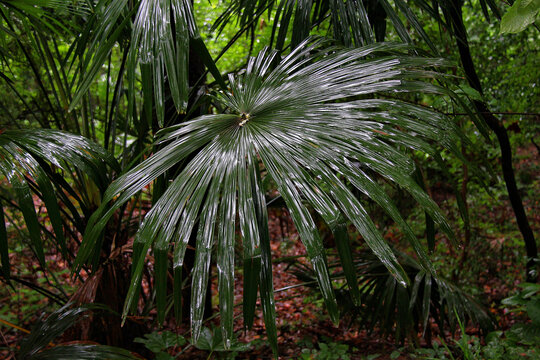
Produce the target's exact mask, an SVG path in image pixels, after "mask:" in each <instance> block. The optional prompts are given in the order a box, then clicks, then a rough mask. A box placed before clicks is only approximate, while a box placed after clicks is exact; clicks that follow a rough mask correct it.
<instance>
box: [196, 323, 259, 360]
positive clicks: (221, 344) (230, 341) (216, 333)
mask: <svg viewBox="0 0 540 360" xmlns="http://www.w3.org/2000/svg"><path fill="white" fill-rule="evenodd" d="M194 345H195V346H196V347H197V348H198V349H200V350H206V351H208V352H209V355H208V358H210V357H211V356H212V354H213V353H214V352H218V353H221V354H223V356H224V357H225V358H233V359H234V357H235V355H236V354H238V353H239V352H244V351H248V350H250V349H251V344H244V343H241V342H239V341H238V340H236V339H235V338H234V337H233V338H227V337H225V336H224V334H223V332H222V330H221V328H219V327H212V329H209V328H207V327H203V328H202V330H201V334H200V337H199V338H198V339H197V342H196V343H194Z"/></svg>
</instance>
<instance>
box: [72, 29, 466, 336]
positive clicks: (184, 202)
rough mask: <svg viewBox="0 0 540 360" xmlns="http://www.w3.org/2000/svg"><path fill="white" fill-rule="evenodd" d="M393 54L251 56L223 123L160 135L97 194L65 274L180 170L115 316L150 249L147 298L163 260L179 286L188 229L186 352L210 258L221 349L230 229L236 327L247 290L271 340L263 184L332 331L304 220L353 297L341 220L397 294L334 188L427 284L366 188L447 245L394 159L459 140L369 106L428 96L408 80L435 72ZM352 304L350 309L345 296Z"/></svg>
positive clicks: (148, 228)
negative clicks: (239, 299)
mask: <svg viewBox="0 0 540 360" xmlns="http://www.w3.org/2000/svg"><path fill="white" fill-rule="evenodd" d="M406 51H407V48H406V47H404V46H403V45H397V44H377V45H372V46H369V47H364V48H358V49H343V48H340V47H337V46H330V45H329V44H328V43H327V42H326V41H324V40H320V39H315V40H307V41H305V42H303V43H302V44H300V46H299V47H298V48H296V49H295V50H294V51H292V52H291V53H290V54H289V55H288V56H286V57H285V58H283V59H282V60H281V61H279V58H278V55H277V53H276V52H272V51H268V50H265V51H262V52H261V53H260V54H259V55H258V56H257V57H255V58H252V59H251V60H250V62H249V64H248V67H247V69H246V72H245V73H244V74H242V75H240V76H238V77H236V78H235V77H230V79H229V80H230V91H227V92H222V93H219V94H218V95H217V98H218V99H219V101H221V102H222V103H223V104H224V105H225V106H226V107H227V109H228V111H227V113H224V114H217V115H205V116H201V117H198V118H196V119H193V120H190V121H187V122H185V123H182V124H180V125H176V126H173V127H170V128H166V129H164V130H162V131H161V133H160V134H159V137H158V143H159V144H161V149H160V150H159V151H157V152H156V153H155V154H153V155H152V156H151V157H150V158H149V159H147V160H146V161H144V162H143V163H141V164H140V165H139V166H137V167H135V168H134V169H133V170H131V171H129V172H127V173H126V174H124V175H123V176H121V177H120V178H119V179H117V180H116V181H115V182H114V183H113V184H112V185H111V186H110V187H109V189H108V190H107V192H106V194H105V196H104V201H103V204H102V206H101V207H100V209H98V211H97V212H96V213H95V214H94V216H93V217H92V219H91V225H90V226H89V227H88V228H87V232H86V233H85V241H84V242H83V246H82V248H81V250H80V251H79V254H78V258H77V265H79V266H80V265H81V264H83V263H84V261H86V260H87V259H89V258H91V257H92V252H93V251H96V250H95V249H99V246H96V242H97V241H98V239H99V236H100V234H101V232H102V231H103V228H104V226H105V224H106V222H107V220H108V219H109V218H110V217H111V215H112V214H113V212H114V211H115V210H116V209H117V208H118V207H119V206H120V205H121V204H122V203H123V202H125V201H126V200H127V199H129V198H130V197H131V196H132V195H133V194H135V193H136V192H137V191H139V190H141V189H142V188H143V187H144V186H146V185H148V184H149V183H150V182H151V181H152V180H154V179H156V178H157V177H158V176H159V175H161V174H163V173H164V172H165V171H167V170H168V169H169V168H171V167H172V166H174V165H175V164H177V163H179V162H182V161H184V160H185V159H189V161H188V163H187V164H186V165H185V167H184V168H183V169H182V171H181V172H180V173H179V175H178V176H177V177H176V178H175V179H174V180H173V182H172V183H171V184H170V186H169V187H168V188H167V190H166V191H165V193H164V194H163V196H162V197H161V198H160V199H159V200H158V201H157V202H156V203H155V205H154V207H153V208H152V209H151V210H150V212H149V213H148V214H147V215H146V217H145V219H144V222H143V224H142V226H141V228H140V230H139V231H138V233H137V236H136V238H135V241H134V245H133V247H134V257H133V269H134V270H133V281H132V285H131V289H130V292H129V295H128V299H127V302H126V306H125V311H128V310H129V309H130V308H131V307H132V306H133V305H134V304H136V298H137V294H138V289H139V288H138V285H139V283H140V281H141V274H142V269H143V266H144V263H145V255H146V253H147V251H148V249H149V248H152V249H153V252H154V257H155V261H156V263H155V268H156V278H157V279H156V284H159V283H166V281H165V279H166V269H167V253H168V250H169V248H171V247H172V248H173V252H174V259H173V264H172V265H173V269H174V274H175V277H177V279H175V284H176V285H178V284H180V283H181V280H179V279H178V277H179V276H180V275H181V268H182V265H183V258H184V254H185V250H186V246H187V242H188V239H189V235H190V234H191V232H192V231H193V230H194V228H195V227H196V224H198V230H197V247H196V261H195V268H194V270H193V276H192V286H193V290H192V291H193V292H192V304H191V321H192V326H193V337H194V341H196V340H197V338H198V335H199V334H200V331H201V322H202V317H203V311H204V298H205V294H206V285H207V282H208V276H209V268H210V262H211V254H212V249H213V247H214V246H215V247H217V256H216V262H217V269H218V279H219V280H218V281H219V299H220V309H221V319H222V320H221V323H222V328H223V332H224V334H225V337H226V338H230V337H231V336H232V324H233V322H232V319H233V312H232V307H233V291H232V289H233V287H234V243H235V237H236V236H235V229H236V221H237V220H238V227H239V229H240V232H241V237H242V241H243V251H244V259H243V263H244V270H245V272H244V276H245V282H244V303H243V304H244V316H245V319H244V320H245V321H246V322H247V323H248V325H249V324H250V322H251V321H252V319H253V309H254V304H255V301H256V296H257V287H259V288H260V294H261V300H262V306H263V312H264V316H265V323H266V326H267V331H268V332H269V335H271V336H270V338H274V339H275V331H276V330H275V321H274V318H275V314H274V308H273V288H272V279H271V268H270V266H271V259H270V244H269V235H268V225H267V222H268V218H267V212H266V202H267V200H266V196H265V190H264V189H263V187H262V185H261V180H262V178H263V177H265V176H268V177H270V178H271V179H272V180H273V181H274V182H275V184H276V186H277V189H278V190H279V194H280V195H281V196H282V197H283V199H284V201H285V203H286V205H287V207H288V209H289V211H290V213H291V216H292V218H293V221H294V223H295V225H296V227H297V229H298V231H299V234H300V237H301V239H302V242H303V243H304V245H305V247H306V250H307V254H308V256H309V258H310V260H311V262H312V264H313V267H314V269H315V272H316V274H317V280H318V283H319V286H320V288H321V290H322V293H323V296H324V299H325V303H326V306H327V309H328V311H329V313H330V315H331V317H332V319H334V321H337V307H336V303H335V297H334V294H333V291H332V284H331V281H330V277H329V273H328V269H327V264H326V256H325V252H324V248H323V245H322V242H321V239H320V236H319V233H318V230H317V227H316V225H315V223H314V221H313V218H312V215H311V214H310V211H309V209H310V208H313V209H314V210H315V211H316V212H317V213H318V214H320V216H321V217H322V218H323V219H324V221H325V222H326V223H327V224H328V225H329V226H330V228H331V229H332V231H333V233H334V235H335V237H336V239H337V241H338V248H339V250H340V251H339V254H340V256H341V261H342V264H343V267H344V269H345V271H346V273H347V279H348V281H349V286H351V287H352V288H355V287H356V280H355V275H354V270H353V268H352V260H351V252H350V249H349V244H348V238H347V232H346V228H345V224H346V219H348V220H349V221H351V222H352V223H353V224H354V226H355V227H356V228H357V230H358V231H359V232H360V234H361V235H362V236H363V238H364V239H365V241H366V243H367V244H368V245H369V246H370V248H371V249H372V250H373V251H374V253H375V254H376V255H377V256H378V257H379V258H380V259H381V260H382V261H383V263H384V264H385V266H386V267H387V268H388V269H389V271H390V272H391V273H392V274H393V275H394V276H395V277H396V278H397V279H398V281H399V282H400V283H402V284H404V285H405V284H407V282H408V279H407V275H406V273H405V272H404V271H403V269H402V268H401V266H400V265H399V263H398V262H397V260H396V258H395V256H394V254H393V253H392V251H391V249H390V247H389V246H388V245H387V244H386V243H385V241H384V240H383V239H382V236H381V235H380V233H379V231H378V230H377V228H376V226H375V225H374V223H373V222H372V220H371V219H370V217H369V215H368V214H367V212H366V210H365V209H364V207H363V206H362V204H361V203H360V202H359V201H358V200H357V198H356V197H355V196H354V195H353V194H352V193H351V191H350V188H349V187H348V186H347V185H346V184H345V183H344V182H343V180H344V179H346V180H347V181H348V182H350V184H352V186H354V187H356V188H357V189H359V190H360V191H362V192H363V193H365V194H366V195H367V196H369V197H370V198H372V199H373V200H374V201H375V202H377V203H378V204H379V205H381V206H382V207H383V208H384V209H385V210H386V211H387V212H388V213H389V215H390V216H392V217H393V218H394V219H395V220H396V221H397V222H398V224H399V225H400V226H401V227H402V230H403V232H404V234H405V235H406V237H407V239H408V240H409V241H410V242H411V244H412V246H413V248H414V249H415V251H416V252H417V254H418V256H419V258H420V259H421V263H422V264H423V265H424V266H425V268H426V269H427V271H429V272H430V273H433V272H434V271H433V268H432V267H431V265H430V263H429V260H428V259H427V256H426V254H425V251H424V249H423V247H422V245H421V244H420V243H419V241H418V240H417V239H416V237H415V236H414V235H413V233H412V231H411V230H410V228H409V227H408V226H407V224H406V223H405V222H404V220H403V219H402V218H401V216H400V215H399V212H398V211H397V209H396V207H395V206H394V205H393V204H392V201H391V200H390V198H389V196H388V195H386V193H385V191H384V190H383V188H382V187H381V186H380V185H379V184H378V183H377V182H376V181H375V180H374V179H375V178H374V176H375V174H378V175H380V176H383V177H384V178H386V179H387V180H389V181H392V182H395V183H398V184H399V185H400V186H402V187H403V188H405V189H407V190H408V191H409V192H410V193H411V195H412V196H414V198H416V200H417V201H418V202H419V203H420V204H421V205H422V206H423V207H424V208H425V209H426V211H427V212H428V213H429V214H430V215H431V216H433V217H434V218H435V219H436V220H437V222H438V223H439V225H440V226H441V228H442V229H444V230H445V231H446V232H447V233H448V234H449V235H451V230H450V228H449V226H448V225H447V224H446V222H445V221H444V219H443V217H442V215H441V214H440V212H439V210H438V208H437V206H436V205H435V203H433V201H432V200H431V199H430V198H429V197H428V196H427V194H425V193H424V192H423V191H422V190H421V188H420V187H419V186H418V185H417V184H416V183H415V182H414V181H413V179H412V177H411V174H412V173H413V171H414V163H413V162H412V161H411V159H410V158H409V156H408V154H407V152H406V149H407V148H410V149H416V150H421V151H424V152H427V153H435V150H434V148H433V147H432V146H431V145H430V142H431V141H432V140H441V139H442V140H443V141H442V142H441V143H442V144H443V145H446V146H447V147H448V148H449V149H450V150H453V148H452V143H453V142H454V141H455V138H456V137H457V136H459V135H458V132H457V131H456V128H455V127H454V126H453V125H452V123H451V122H449V121H448V120H447V119H446V118H445V117H444V116H441V115H440V114H438V113H435V112H433V111H431V110H429V109H427V108H424V107H420V106H416V105H412V104H408V103H404V102H401V101H398V100H385V99H382V98H370V97H369V95H373V94H375V93H384V92H410V91H418V90H420V89H421V90H423V91H429V92H439V91H441V90H440V89H439V88H438V87H437V86H434V85H432V84H430V83H427V82H421V81H418V80H416V79H419V78H422V77H433V76H436V75H435V74H434V73H433V72H431V71H424V70H421V68H422V67H435V66H439V65H443V64H444V62H442V61H441V60H438V59H420V58H417V57H414V56H408V55H406V54H405V53H404V52H406ZM278 61H279V63H277V62H278ZM276 63H277V66H273V64H276ZM404 78H405V79H407V80H403V79H404ZM412 134H414V136H411V135H412ZM110 202H112V203H113V204H114V205H113V206H110V204H109V203H110ZM156 291H157V305H158V312H159V313H160V314H163V312H164V305H165V296H166V288H165V287H161V288H158V289H157V290H156ZM353 293H354V294H356V295H358V290H356V291H353ZM176 299H178V297H177V298H176ZM177 305H178V304H177ZM160 316H162V315H160ZM272 335H273V336H272ZM274 341H275V340H274Z"/></svg>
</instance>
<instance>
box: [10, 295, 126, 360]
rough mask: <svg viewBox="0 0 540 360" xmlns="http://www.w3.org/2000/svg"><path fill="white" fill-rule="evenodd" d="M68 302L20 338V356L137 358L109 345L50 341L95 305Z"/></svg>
mask: <svg viewBox="0 0 540 360" xmlns="http://www.w3.org/2000/svg"><path fill="white" fill-rule="evenodd" d="M70 306H71V304H69V303H68V304H67V305H65V306H64V307H62V308H60V309H58V310H57V311H55V312H53V313H52V314H50V315H49V316H48V317H47V318H46V319H45V320H42V321H40V322H38V323H36V324H35V325H34V327H33V328H32V331H31V332H30V335H29V336H27V337H26V338H25V339H23V340H22V341H21V344H20V350H19V352H18V358H19V359H28V360H36V359H39V360H53V359H55V360H77V359H79V360H87V359H88V360H91V359H96V360H97V359H110V360H128V359H136V357H135V356H133V355H132V354H131V353H130V352H129V351H127V350H124V349H120V348H117V347H112V346H104V345H83V344H56V345H54V346H51V341H54V340H55V339H56V338H58V337H59V336H61V335H62V334H63V333H64V332H65V331H66V330H67V329H68V328H70V327H71V326H73V325H74V324H75V323H76V322H77V321H79V320H81V319H82V317H81V315H82V314H83V313H85V312H87V311H88V310H89V309H90V308H93V309H97V308H98V307H97V306H95V305H94V306H91V307H78V308H70Z"/></svg>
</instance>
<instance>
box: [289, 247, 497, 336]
mask: <svg viewBox="0 0 540 360" xmlns="http://www.w3.org/2000/svg"><path fill="white" fill-rule="evenodd" d="M396 255H397V258H398V259H399V260H400V263H401V264H402V266H403V268H404V269H405V271H406V272H407V275H408V277H409V278H410V279H411V284H410V286H409V287H407V288H405V287H403V286H402V285H401V284H399V283H398V282H397V281H396V280H395V278H394V277H393V276H391V275H390V274H389V273H388V271H387V270H386V269H385V267H384V265H383V264H382V263H381V261H380V260H379V259H377V258H376V257H374V256H373V255H372V254H370V253H369V252H365V251H364V252H361V251H357V254H356V255H355V257H354V262H355V265H356V267H357V272H358V282H359V286H360V293H361V299H362V304H361V305H360V306H358V305H355V304H354V303H353V302H352V301H351V299H352V296H351V294H350V293H349V291H346V290H345V289H344V288H341V289H340V290H338V296H339V304H340V306H341V311H342V313H343V314H344V315H345V316H347V317H349V318H351V320H356V321H358V322H359V323H360V326H361V327H363V328H365V329H367V330H369V331H372V330H373V329H379V330H380V331H381V332H383V333H386V334H390V333H392V334H394V335H395V336H396V338H397V339H400V340H404V339H406V338H408V339H414V338H416V334H417V333H418V332H421V333H422V336H423V335H425V333H426V330H428V331H430V329H428V328H427V326H428V323H429V319H433V320H434V321H435V322H436V323H437V324H438V326H439V328H450V329H451V330H452V331H453V330H454V329H455V328H456V327H457V326H458V325H460V324H461V323H460V320H459V319H460V318H461V319H465V318H466V319H470V320H472V322H473V323H474V324H478V325H479V326H480V327H481V328H482V329H483V331H484V332H485V333H487V332H489V331H491V330H492V329H493V320H492V319H491V317H490V316H489V314H488V313H487V312H486V310H485V309H484V308H483V307H482V305H480V304H479V303H478V302H477V301H476V300H475V299H474V298H473V297H471V296H470V295H468V294H467V293H465V292H464V291H463V290H461V289H460V288H458V287H456V286H455V285H454V284H452V283H451V282H450V281H448V280H445V279H444V278H442V277H440V276H436V275H430V274H429V273H426V271H425V270H424V269H422V267H421V266H420V264H419V263H418V262H417V261H415V260H414V259H413V258H411V257H409V256H407V255H405V254H403V253H398V252H396ZM334 265H335V264H334V263H330V268H331V269H333V268H334ZM291 271H292V272H293V274H295V276H297V277H298V278H299V279H300V280H301V281H303V282H307V283H309V282H310V281H312V280H313V271H312V270H311V269H310V268H308V267H305V266H302V265H301V264H300V263H294V264H293V267H292V270H291ZM333 274H334V277H337V278H339V277H341V276H343V274H342V273H341V272H340V271H337V272H335V271H334V272H333ZM455 315H457V316H455Z"/></svg>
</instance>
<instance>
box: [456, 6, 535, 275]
mask: <svg viewBox="0 0 540 360" xmlns="http://www.w3.org/2000/svg"><path fill="white" fill-rule="evenodd" d="M461 6H462V2H461V1H460V0H453V1H452V3H451V5H450V7H449V8H448V14H449V16H450V19H449V20H450V23H451V25H452V28H453V30H454V34H455V38H456V43H457V47H458V50H459V56H460V58H461V63H462V65H463V69H464V71H465V75H466V77H467V81H468V82H469V85H470V86H471V87H472V88H473V89H475V90H476V91H478V92H479V93H481V94H482V93H483V91H482V85H481V84H480V79H479V78H478V74H477V73H476V69H475V66H474V62H473V60H472V56H471V52H470V48H469V42H468V39H467V30H466V29H465V25H464V23H463V13H462V7H461ZM474 105H475V106H476V108H477V110H478V111H479V112H480V114H481V115H482V117H483V118H484V121H485V122H486V124H487V125H488V127H489V128H490V129H491V130H492V131H493V132H494V133H495V135H496V136H497V140H498V142H499V147H500V149H501V166H502V172H503V177H504V181H505V184H506V190H507V191H508V196H509V198H510V203H511V204H512V209H513V210H514V214H515V216H516V222H517V224H518V227H519V230H520V231H521V234H522V236H523V240H524V242H525V249H526V251H527V258H528V261H527V275H526V277H527V281H529V282H536V281H537V277H538V276H537V274H536V271H534V270H535V269H534V267H535V263H534V259H535V258H537V257H538V248H537V246H536V240H535V239H534V234H533V232H532V229H531V227H530V225H529V221H528V219H527V215H526V214H525V208H524V207H523V202H522V200H521V196H520V194H519V190H518V188H517V184H516V178H515V175H514V169H513V167H512V148H511V146H510V140H509V138H508V133H507V131H506V128H505V127H504V126H503V124H502V122H501V121H500V120H499V119H498V118H497V117H495V116H494V115H493V114H492V113H491V112H490V111H489V108H488V106H487V105H486V103H485V102H483V101H479V100H475V101H474Z"/></svg>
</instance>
